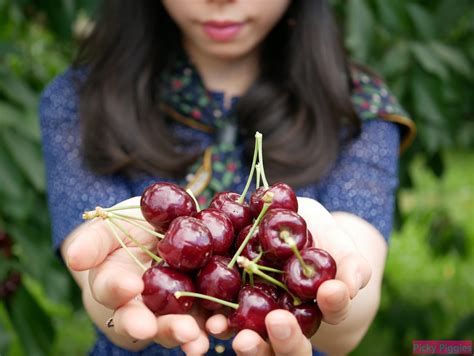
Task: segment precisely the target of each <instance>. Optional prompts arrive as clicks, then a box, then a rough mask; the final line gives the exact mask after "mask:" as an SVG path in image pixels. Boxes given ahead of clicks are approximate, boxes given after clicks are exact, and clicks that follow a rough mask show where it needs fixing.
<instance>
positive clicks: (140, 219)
mask: <svg viewBox="0 0 474 356" xmlns="http://www.w3.org/2000/svg"><path fill="white" fill-rule="evenodd" d="M113 214H114V216H120V217H122V218H125V219H132V220H137V221H143V222H147V221H146V220H145V219H144V218H140V217H138V216H130V215H126V214H120V213H115V212H114V213H113Z"/></svg>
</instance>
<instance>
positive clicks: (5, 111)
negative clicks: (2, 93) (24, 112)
mask: <svg viewBox="0 0 474 356" xmlns="http://www.w3.org/2000/svg"><path fill="white" fill-rule="evenodd" d="M20 120H21V114H20V112H19V110H18V109H17V108H15V107H14V106H12V105H10V104H8V103H6V102H0V130H1V129H2V128H3V127H10V126H14V125H15V124H16V123H18V122H19V121H20Z"/></svg>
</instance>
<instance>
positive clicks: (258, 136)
mask: <svg viewBox="0 0 474 356" xmlns="http://www.w3.org/2000/svg"><path fill="white" fill-rule="evenodd" d="M261 141H262V134H261V133H260V132H258V131H257V132H256V133H255V147H254V149H253V158H252V165H251V166H250V173H249V177H248V178H247V183H246V184H245V188H244V191H243V192H242V194H240V197H239V200H237V203H239V204H242V203H243V202H244V200H245V197H246V196H247V192H248V191H249V188H250V183H251V182H252V178H253V172H254V170H255V165H256V164H257V155H258V146H259V142H261Z"/></svg>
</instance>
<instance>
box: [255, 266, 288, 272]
mask: <svg viewBox="0 0 474 356" xmlns="http://www.w3.org/2000/svg"><path fill="white" fill-rule="evenodd" d="M258 269H259V270H262V271H267V272H273V273H279V274H283V273H285V272H283V271H282V270H280V269H276V268H272V267H267V266H262V265H258Z"/></svg>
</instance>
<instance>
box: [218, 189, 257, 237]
mask: <svg viewBox="0 0 474 356" xmlns="http://www.w3.org/2000/svg"><path fill="white" fill-rule="evenodd" d="M239 198H240V195H239V194H237V193H233V192H221V193H217V194H216V195H214V198H212V201H211V203H210V204H209V207H210V208H214V209H217V210H220V211H222V212H223V213H224V214H225V215H227V217H228V218H229V219H230V221H232V225H234V233H235V234H238V233H239V232H240V231H241V230H242V229H243V228H244V227H245V226H247V225H249V224H251V223H252V214H251V213H250V206H249V205H248V203H246V202H245V201H244V202H243V203H242V204H240V203H238V200H239Z"/></svg>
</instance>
